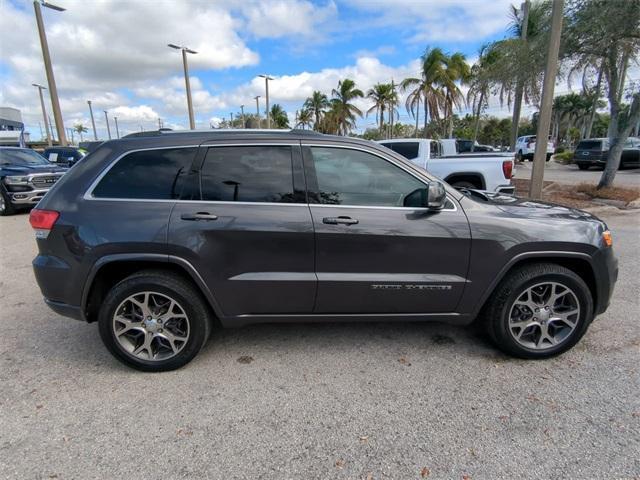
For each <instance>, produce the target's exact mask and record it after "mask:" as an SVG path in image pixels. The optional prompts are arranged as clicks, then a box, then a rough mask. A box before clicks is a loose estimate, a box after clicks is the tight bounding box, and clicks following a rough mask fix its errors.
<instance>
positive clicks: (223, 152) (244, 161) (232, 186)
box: [201, 146, 304, 203]
mask: <svg viewBox="0 0 640 480" xmlns="http://www.w3.org/2000/svg"><path fill="white" fill-rule="evenodd" d="M201 183H202V199H203V200H209V201H223V202H268V203H297V202H300V201H304V195H294V190H293V167H292V163H291V147H285V146H255V147H254V146H238V147H213V148H209V151H208V152H207V156H206V157H205V160H204V165H203V167H202V173H201Z"/></svg>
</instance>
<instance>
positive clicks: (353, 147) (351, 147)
mask: <svg viewBox="0 0 640 480" xmlns="http://www.w3.org/2000/svg"><path fill="white" fill-rule="evenodd" d="M301 146H302V147H321V148H343V149H347V150H357V151H360V152H364V153H369V154H371V155H373V156H375V157H378V158H381V159H382V160H385V161H387V162H390V163H392V164H393V165H395V166H396V167H398V168H399V169H401V170H403V171H404V172H407V173H408V174H409V175H411V176H412V177H413V178H415V179H417V180H418V181H419V182H422V183H425V179H424V178H422V177H420V176H418V175H416V173H415V172H412V171H410V170H408V169H407V168H405V166H404V165H402V164H400V163H398V162H397V161H396V160H395V159H392V158H387V157H384V156H382V155H381V154H380V152H378V151H376V150H375V149H373V148H367V147H364V146H363V147H361V146H356V145H339V144H325V143H309V142H301ZM391 151H393V150H391ZM394 153H395V152H394ZM427 178H428V179H429V180H432V179H431V178H430V177H427ZM433 180H434V181H439V180H437V179H433ZM425 187H426V184H425ZM447 200H449V201H450V202H451V204H452V205H453V208H443V209H441V210H434V212H435V211H438V212H456V211H458V206H457V204H456V202H455V201H454V199H453V198H452V197H451V195H449V194H448V193H447ZM309 206H310V207H311V206H313V207H317V206H322V207H338V208H340V207H343V208H371V209H376V210H390V209H392V210H411V211H426V210H430V209H429V208H424V207H421V208H412V207H391V206H377V205H332V204H327V203H309Z"/></svg>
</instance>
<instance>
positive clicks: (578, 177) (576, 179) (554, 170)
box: [515, 162, 640, 188]
mask: <svg viewBox="0 0 640 480" xmlns="http://www.w3.org/2000/svg"><path fill="white" fill-rule="evenodd" d="M545 167H546V168H545V170H544V179H545V181H550V182H561V183H567V184H570V185H577V184H579V183H583V182H587V183H598V181H600V177H602V169H599V168H595V167H593V168H590V169H589V170H580V169H578V166H577V165H562V164H560V163H556V162H548V163H547V164H546V166H545ZM532 168H533V163H532V162H522V163H518V164H516V175H515V178H531V169H532ZM615 184H616V186H618V187H636V188H637V187H640V168H629V169H625V170H618V172H617V173H616V182H615Z"/></svg>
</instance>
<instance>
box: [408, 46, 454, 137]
mask: <svg viewBox="0 0 640 480" xmlns="http://www.w3.org/2000/svg"><path fill="white" fill-rule="evenodd" d="M446 59H447V56H446V55H445V53H444V52H443V51H442V49H440V48H437V47H436V48H427V49H426V50H425V52H424V53H423V54H422V56H421V57H420V76H419V77H409V78H405V79H404V80H403V81H402V82H400V89H401V90H402V91H408V92H409V95H408V97H407V102H409V106H410V107H411V111H413V106H415V105H416V104H417V103H418V102H420V100H422V102H423V106H424V112H423V113H424V129H423V134H424V135H426V134H427V124H428V122H429V119H430V118H431V119H436V120H437V119H438V118H440V109H441V108H442V107H443V106H444V97H445V94H444V91H443V90H442V83H443V79H444V77H445V69H446ZM409 99H411V100H409Z"/></svg>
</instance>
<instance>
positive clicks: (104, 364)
mask: <svg viewBox="0 0 640 480" xmlns="http://www.w3.org/2000/svg"><path fill="white" fill-rule="evenodd" d="M606 220H607V221H608V222H609V224H610V227H611V228H612V230H613V232H614V238H615V245H616V246H615V248H616V250H617V253H618V255H619V258H620V264H621V268H620V280H619V282H618V285H617V289H616V292H615V297H614V300H613V303H612V305H611V308H610V309H609V311H608V312H607V313H606V314H605V315H603V316H602V317H600V318H599V320H598V321H597V322H596V323H595V324H594V325H592V327H591V328H590V330H589V332H588V333H587V335H586V336H585V338H584V339H583V340H582V341H581V343H579V344H578V345H577V346H576V347H575V348H574V349H573V350H572V351H570V352H568V353H567V354H565V355H563V356H561V357H559V358H556V359H553V360H548V361H540V362H527V361H519V360H513V359H510V358H507V357H505V356H504V355H502V354H500V353H498V352H497V351H495V350H494V349H493V348H491V347H490V346H489V345H488V344H487V343H486V342H485V341H484V340H483V339H482V338H481V337H480V336H478V335H477V334H476V333H474V331H473V329H463V328H454V327H449V326H444V325H438V324H414V323H406V324H390V323H379V324H325V325H275V326H269V325H262V326H258V327H247V328H244V329H238V330H227V331H216V332H214V335H213V337H212V340H211V341H210V342H209V343H208V345H207V346H206V347H205V349H204V350H203V352H202V353H201V354H200V355H199V356H198V357H197V358H196V360H195V361H193V362H192V363H191V364H190V365H188V366H187V367H186V368H184V369H182V370H180V371H176V372H170V373H162V374H142V373H139V372H135V371H133V370H129V369H127V368H125V367H124V366H122V365H120V364H119V363H118V362H116V361H115V360H114V359H112V358H111V357H110V355H109V354H108V353H107V352H106V350H105V349H104V348H103V347H102V344H101V343H100V340H99V337H98V331H97V327H96V325H85V324H82V323H80V322H76V321H74V320H68V319H64V318H62V317H60V316H57V315H56V314H54V313H52V312H51V311H50V310H49V309H48V308H47V307H46V306H45V305H44V304H43V303H42V301H41V299H40V293H39V291H38V289H37V286H36V284H35V281H34V278H33V274H32V272H31V266H30V261H31V259H32V257H33V256H34V254H35V251H36V248H35V241H34V240H33V235H32V233H31V231H30V229H29V228H28V225H27V217H26V216H25V215H18V216H15V217H9V218H0V268H1V274H0V291H1V292H2V296H1V299H0V321H1V325H2V334H1V335H0V385H1V390H0V411H1V414H2V429H1V432H2V433H1V444H0V445H1V447H0V448H1V449H0V477H1V478H31V479H33V478H36V479H39V478H44V479H47V478H57V479H69V478H77V479H90V478H117V477H120V478H125V479H128V478H134V479H144V478H149V479H155V478H159V477H160V476H162V477H164V478H212V479H225V480H226V479H232V478H251V479H253V478H277V479H281V478H292V479H293V478H305V479H314V478H318V479H326V478H339V479H341V478H345V479H346V478H349V479H365V478H372V479H381V478H395V479H412V478H415V479H421V478H429V479H432V478H447V479H448V478H453V479H455V478H472V479H483V478H486V479H496V478H540V479H548V478H581V479H584V478H638V477H640V395H639V394H640V375H639V369H640V329H639V328H638V322H639V321H640V302H639V299H638V292H639V289H640V262H639V254H638V240H639V239H640V216H639V215H638V213H633V214H625V215H619V216H612V217H609V218H606Z"/></svg>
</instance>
